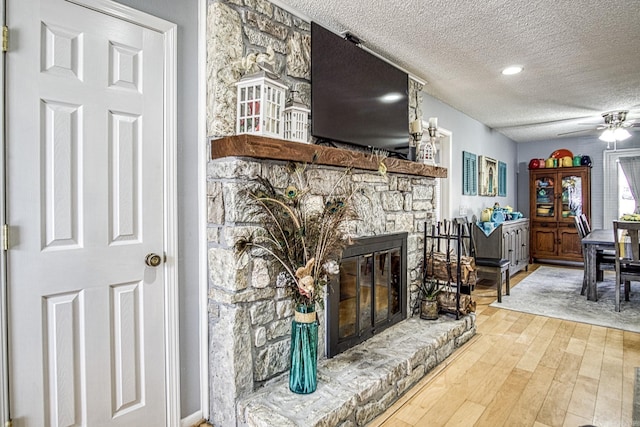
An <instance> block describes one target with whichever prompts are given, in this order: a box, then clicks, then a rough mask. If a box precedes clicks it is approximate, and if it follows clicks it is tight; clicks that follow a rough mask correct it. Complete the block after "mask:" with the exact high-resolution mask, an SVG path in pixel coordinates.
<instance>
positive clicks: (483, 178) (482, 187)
mask: <svg viewBox="0 0 640 427" xmlns="http://www.w3.org/2000/svg"><path fill="white" fill-rule="evenodd" d="M478 163H479V169H480V173H479V176H478V187H479V190H478V193H479V194H480V195H481V196H496V195H498V161H497V160H496V159H492V158H491V157H487V156H479V157H478Z"/></svg>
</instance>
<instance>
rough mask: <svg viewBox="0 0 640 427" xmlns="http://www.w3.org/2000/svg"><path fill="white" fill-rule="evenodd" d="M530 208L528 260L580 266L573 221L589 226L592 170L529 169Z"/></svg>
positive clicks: (578, 242)
mask: <svg viewBox="0 0 640 427" xmlns="http://www.w3.org/2000/svg"><path fill="white" fill-rule="evenodd" d="M529 206H530V211H531V212H530V213H531V215H530V219H531V242H530V248H531V254H530V256H531V259H532V260H536V259H541V260H543V259H547V260H559V261H578V262H581V261H582V260H583V259H582V245H581V243H580V237H579V236H578V230H576V227H575V220H574V217H575V216H577V215H580V214H585V215H586V216H587V219H588V220H589V223H591V167H589V166H579V167H566V168H553V169H551V168H542V169H530V170H529Z"/></svg>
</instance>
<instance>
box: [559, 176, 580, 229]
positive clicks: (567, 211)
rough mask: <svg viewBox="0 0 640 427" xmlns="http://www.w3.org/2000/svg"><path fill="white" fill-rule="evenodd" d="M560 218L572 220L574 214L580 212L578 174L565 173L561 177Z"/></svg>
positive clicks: (576, 214) (577, 214)
mask: <svg viewBox="0 0 640 427" xmlns="http://www.w3.org/2000/svg"><path fill="white" fill-rule="evenodd" d="M561 203H562V204H561V212H560V214H561V215H562V218H568V219H570V220H571V221H573V217H574V216H579V215H580V214H582V206H583V203H584V201H583V200H582V177H581V176H579V175H567V176H563V177H562V198H561Z"/></svg>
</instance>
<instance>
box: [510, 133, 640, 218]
mask: <svg viewBox="0 0 640 427" xmlns="http://www.w3.org/2000/svg"><path fill="white" fill-rule="evenodd" d="M632 135H633V136H632V137H631V138H629V139H628V140H627V141H624V142H619V143H618V148H636V147H640V134H638V133H635V134H632ZM606 147H607V143H606V142H602V141H600V140H599V139H598V135H589V136H583V137H574V138H558V139H554V140H550V141H538V142H527V143H520V144H518V170H519V171H520V173H519V174H518V187H519V188H520V189H521V191H520V192H519V194H518V205H519V206H521V207H522V209H526V211H524V212H527V216H528V212H529V170H528V167H529V161H530V160H531V159H534V158H535V159H546V158H548V157H549V156H550V155H551V153H553V152H554V151H555V150H558V149H560V148H566V149H567V150H569V151H571V152H572V153H573V154H574V155H588V156H589V157H591V161H592V162H593V165H592V168H591V226H592V227H593V228H610V227H604V224H603V221H602V218H603V215H604V209H606V207H605V206H604V198H603V194H602V191H603V187H604V174H603V172H604V169H603V168H604V165H603V163H602V160H603V158H604V151H605V150H606Z"/></svg>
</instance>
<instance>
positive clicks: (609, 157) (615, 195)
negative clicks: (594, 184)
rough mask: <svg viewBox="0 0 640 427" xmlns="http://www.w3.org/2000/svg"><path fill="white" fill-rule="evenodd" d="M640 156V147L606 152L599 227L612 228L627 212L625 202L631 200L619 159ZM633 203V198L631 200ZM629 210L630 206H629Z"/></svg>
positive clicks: (597, 225)
mask: <svg viewBox="0 0 640 427" xmlns="http://www.w3.org/2000/svg"><path fill="white" fill-rule="evenodd" d="M634 156H640V149H639V148H629V149H623V150H616V151H609V150H607V151H605V152H604V187H603V198H604V203H603V205H604V206H603V211H604V212H603V215H602V220H603V223H602V225H599V224H594V225H595V226H596V227H597V228H612V227H613V225H612V222H613V220H615V219H618V218H620V216H621V213H625V212H626V211H625V203H627V202H629V200H628V198H627V194H628V193H626V192H625V187H626V185H625V184H627V182H626V178H625V177H624V174H623V173H622V170H621V169H620V165H619V164H618V160H620V158H622V157H634ZM630 202H631V203H633V200H631V201H630ZM627 210H628V208H627Z"/></svg>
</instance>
